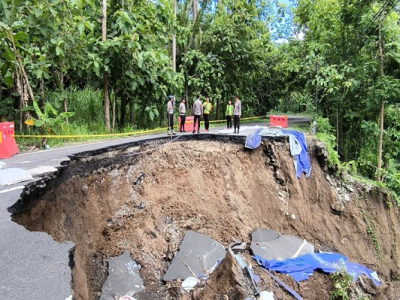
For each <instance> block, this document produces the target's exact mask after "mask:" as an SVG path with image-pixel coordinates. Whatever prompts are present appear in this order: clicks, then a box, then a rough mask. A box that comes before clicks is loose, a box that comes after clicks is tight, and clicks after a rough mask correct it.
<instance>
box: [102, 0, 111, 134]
mask: <svg viewBox="0 0 400 300" xmlns="http://www.w3.org/2000/svg"><path fill="white" fill-rule="evenodd" d="M102 12H103V18H102V27H101V29H102V40H103V43H104V42H105V41H106V40H107V0H103V8H102ZM108 86H109V82H108V75H107V74H106V73H105V72H104V116H105V119H106V130H107V132H108V133H109V132H110V95H109V91H108Z"/></svg>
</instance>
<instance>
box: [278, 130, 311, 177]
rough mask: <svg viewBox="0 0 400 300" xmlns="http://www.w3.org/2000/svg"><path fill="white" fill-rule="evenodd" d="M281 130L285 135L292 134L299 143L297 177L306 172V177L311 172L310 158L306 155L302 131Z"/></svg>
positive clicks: (305, 144) (304, 138)
mask: <svg viewBox="0 0 400 300" xmlns="http://www.w3.org/2000/svg"><path fill="white" fill-rule="evenodd" d="M282 132H283V133H284V134H287V135H291V136H294V137H295V138H296V139H297V141H298V142H299V143H300V145H301V148H302V151H301V153H300V154H299V155H297V168H296V169H297V170H296V171H297V177H299V178H301V175H302V174H303V172H304V173H306V178H308V177H309V176H310V174H311V163H310V158H309V157H308V152H307V143H306V137H305V135H304V132H298V131H296V130H286V129H282Z"/></svg>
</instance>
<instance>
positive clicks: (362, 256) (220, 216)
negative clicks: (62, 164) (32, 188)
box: [14, 141, 400, 299]
mask: <svg viewBox="0 0 400 300" xmlns="http://www.w3.org/2000/svg"><path fill="white" fill-rule="evenodd" d="M309 142H310V141H309ZM155 146H156V145H154V144H147V145H143V146H141V147H140V149H139V150H140V151H148V152H146V153H143V154H141V155H138V156H135V155H131V153H132V152H135V151H137V150H138V149H137V148H135V149H134V150H133V149H129V148H128V149H126V150H124V151H121V152H110V153H106V154H102V155H99V156H97V157H93V158H84V159H79V160H77V161H74V162H71V164H70V166H69V167H68V168H67V169H66V170H65V171H63V172H62V174H61V175H60V176H59V177H58V178H57V179H55V180H53V181H51V182H48V183H47V187H46V188H45V189H44V190H43V193H33V194H31V195H27V196H26V198H25V199H22V201H21V203H20V204H19V205H18V209H16V213H15V215H14V219H15V221H16V222H18V223H19V224H22V225H24V226H25V227H27V228H28V229H30V230H36V231H45V232H48V233H49V234H51V235H52V236H53V237H54V238H55V239H56V240H58V241H64V240H72V241H73V242H75V243H76V244H77V247H76V250H75V253H74V261H75V266H74V268H73V274H74V282H73V287H74V292H75V295H74V296H75V298H76V299H96V297H98V296H99V292H100V290H101V286H102V284H103V282H104V280H105V277H106V261H107V259H109V258H111V257H114V256H117V255H120V254H121V253H123V252H124V251H125V250H129V251H130V252H131V253H132V258H134V259H135V260H136V261H138V262H139V263H140V264H141V265H142V266H143V269H142V271H141V274H142V276H143V278H144V279H145V283H146V285H147V286H148V287H149V290H151V289H152V287H154V288H153V290H154V292H153V294H151V292H148V293H147V296H146V295H145V294H143V298H139V299H145V298H146V297H148V299H151V297H153V298H159V299H164V298H167V297H172V298H174V297H177V298H179V297H188V295H186V296H181V295H180V294H179V293H178V292H176V289H175V291H174V289H173V288H171V287H168V286H167V287H165V286H162V283H161V279H162V276H163V274H164V273H165V271H166V269H167V267H168V265H169V262H170V260H171V259H172V257H173V253H174V252H175V251H177V250H178V248H179V243H180V242H181V240H182V238H183V236H184V234H185V232H186V231H187V230H189V229H190V230H194V231H197V232H200V233H203V234H206V235H209V236H210V237H212V238H214V239H216V240H217V241H219V242H221V243H222V244H224V245H225V246H227V245H228V244H229V243H230V242H231V241H232V240H235V239H244V240H245V241H247V242H249V241H250V234H251V232H252V231H253V230H255V229H257V228H267V229H273V230H276V231H279V232H280V233H282V234H291V235H295V236H298V237H300V238H304V239H307V241H309V242H310V243H313V244H314V245H315V247H316V248H317V249H319V250H330V251H337V252H340V253H342V254H344V255H347V256H348V257H349V258H350V260H352V261H355V262H358V263H361V264H364V265H366V266H367V267H369V268H371V269H374V270H377V271H378V273H379V276H380V277H381V278H382V279H383V280H384V281H385V283H386V284H385V285H384V287H383V288H381V289H380V290H378V291H377V292H376V294H375V295H373V296H372V298H382V299H384V298H389V299H390V298H391V297H392V296H393V297H395V296H396V295H397V294H396V291H397V288H396V287H397V280H398V279H399V272H398V267H399V253H398V246H397V243H398V241H397V239H398V238H397V237H398V236H399V233H400V226H399V216H398V211H397V208H395V206H394V205H393V204H392V200H391V199H390V197H388V195H386V194H385V193H383V192H381V191H379V190H376V189H371V188H366V187H361V186H358V185H357V184H352V185H351V186H349V187H348V189H346V187H343V186H342V183H340V182H338V181H335V180H331V179H330V177H328V179H329V180H327V175H326V173H325V171H324V170H323V169H324V168H326V166H325V165H324V160H325V157H324V155H323V149H322V150H321V147H320V146H319V145H318V143H315V142H310V143H309V151H310V154H311V161H312V167H313V169H312V174H311V176H310V178H308V179H305V178H304V177H303V178H301V179H298V178H297V177H296V175H295V170H294V165H293V160H292V158H291V157H290V153H289V145H288V143H285V142H278V141H263V143H262V146H261V147H260V148H258V149H257V150H255V151H245V150H244V147H243V144H236V143H229V142H223V143H220V142H216V141H186V142H179V141H178V142H175V143H172V144H168V145H166V146H165V147H162V148H157V149H156V150H154V151H149V150H152V149H155ZM318 160H319V161H320V162H321V165H320V163H319V162H318ZM100 161H102V163H101V164H100V163H99V162H100ZM105 161H106V162H107V163H106V164H105V163H104V162H105ZM97 165H98V166H99V167H100V166H101V167H100V168H97ZM337 188H340V189H343V190H344V191H347V193H349V194H350V201H346V202H344V203H343V205H344V210H343V212H342V213H338V212H337V211H334V210H332V207H336V206H337V205H338V199H339V198H338V194H337V191H336V190H335V189H337ZM348 200H349V199H348ZM340 205H342V204H340ZM367 232H369V234H368V233H367ZM282 278H283V277H282ZM287 281H289V282H290V284H291V286H292V287H293V288H295V289H296V290H297V291H299V292H300V293H301V294H302V296H303V297H304V298H305V299H326V298H327V297H329V293H330V290H331V289H332V286H331V285H330V284H329V278H328V277H327V276H325V275H322V274H320V275H319V274H317V275H315V277H314V278H312V279H310V280H309V281H307V282H304V283H301V284H300V285H299V286H298V285H297V284H296V283H295V282H294V281H290V280H288V279H287ZM264 285H265V286H266V287H268V286H269V287H270V288H272V289H275V291H278V290H279V289H278V288H277V287H272V285H273V284H272V282H269V281H268V280H265V281H264ZM205 292H206V291H203V292H197V293H194V295H193V296H192V297H193V298H197V299H202V298H204V297H205V296H204V295H207V298H208V297H210V295H211V294H204V293H205ZM374 293H375V292H374ZM217 294H218V293H217ZM217 294H216V295H215V296H217ZM196 295H197V296H196ZM277 295H278V296H279V298H280V299H290V297H289V296H288V295H287V294H285V293H284V292H279V291H278V293H277ZM372 298H371V299H372ZM232 299H233V298H232Z"/></svg>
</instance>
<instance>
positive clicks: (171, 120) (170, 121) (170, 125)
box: [167, 95, 175, 134]
mask: <svg viewBox="0 0 400 300" xmlns="http://www.w3.org/2000/svg"><path fill="white" fill-rule="evenodd" d="M168 98H169V101H168V103H167V122H168V131H167V132H168V134H175V131H174V96H172V95H170V96H168Z"/></svg>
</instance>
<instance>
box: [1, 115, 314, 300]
mask: <svg viewBox="0 0 400 300" xmlns="http://www.w3.org/2000/svg"><path fill="white" fill-rule="evenodd" d="M310 121H311V118H306V117H289V126H290V124H293V123H305V122H308V123H309V122H310ZM255 125H259V126H266V125H268V124H265V123H264V124H262V123H254V124H243V125H242V127H244V126H255ZM221 129H224V128H223V127H214V128H211V130H210V133H211V134H218V131H219V130H221ZM248 133H249V131H247V132H246V131H243V132H241V134H240V135H247V134H248ZM191 134H192V133H185V135H191ZM165 136H166V134H165V133H164V134H152V135H146V136H139V137H128V138H122V139H117V140H109V141H101V142H92V143H86V144H81V145H75V146H69V147H63V148H55V149H50V150H43V151H37V152H32V153H23V154H18V155H16V156H14V157H12V158H10V159H0V161H1V162H5V163H6V165H5V167H3V170H6V169H8V168H21V169H24V170H27V171H32V170H35V175H34V180H38V179H39V178H41V177H42V176H43V175H44V174H43V173H41V170H42V172H48V171H46V168H48V167H54V168H57V167H60V165H61V163H62V162H63V161H68V160H69V158H68V155H72V154H76V153H80V152H85V151H92V150H97V149H102V148H106V147H112V146H118V145H122V144H129V143H132V142H136V141H142V140H146V139H154V138H157V137H165ZM28 183H29V181H28V182H23V183H17V184H14V185H11V186H0V265H1V272H0V299H1V300H28V299H29V300H47V299H49V300H50V299H51V300H58V299H59V300H66V299H67V298H68V297H69V296H71V295H72V293H73V291H72V290H71V269H70V267H69V265H68V263H69V251H70V249H71V248H72V247H73V246H74V244H73V243H72V242H65V243H58V242H56V241H54V240H53V238H52V237H51V236H49V235H48V234H47V233H44V232H30V231H28V230H26V229H25V228H24V227H23V226H20V225H18V224H16V223H15V222H13V221H12V219H11V214H10V213H9V211H8V208H9V207H10V206H12V205H13V204H14V203H15V202H17V201H18V199H19V197H20V195H21V192H22V190H23V188H24V186H25V185H26V184H28Z"/></svg>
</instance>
